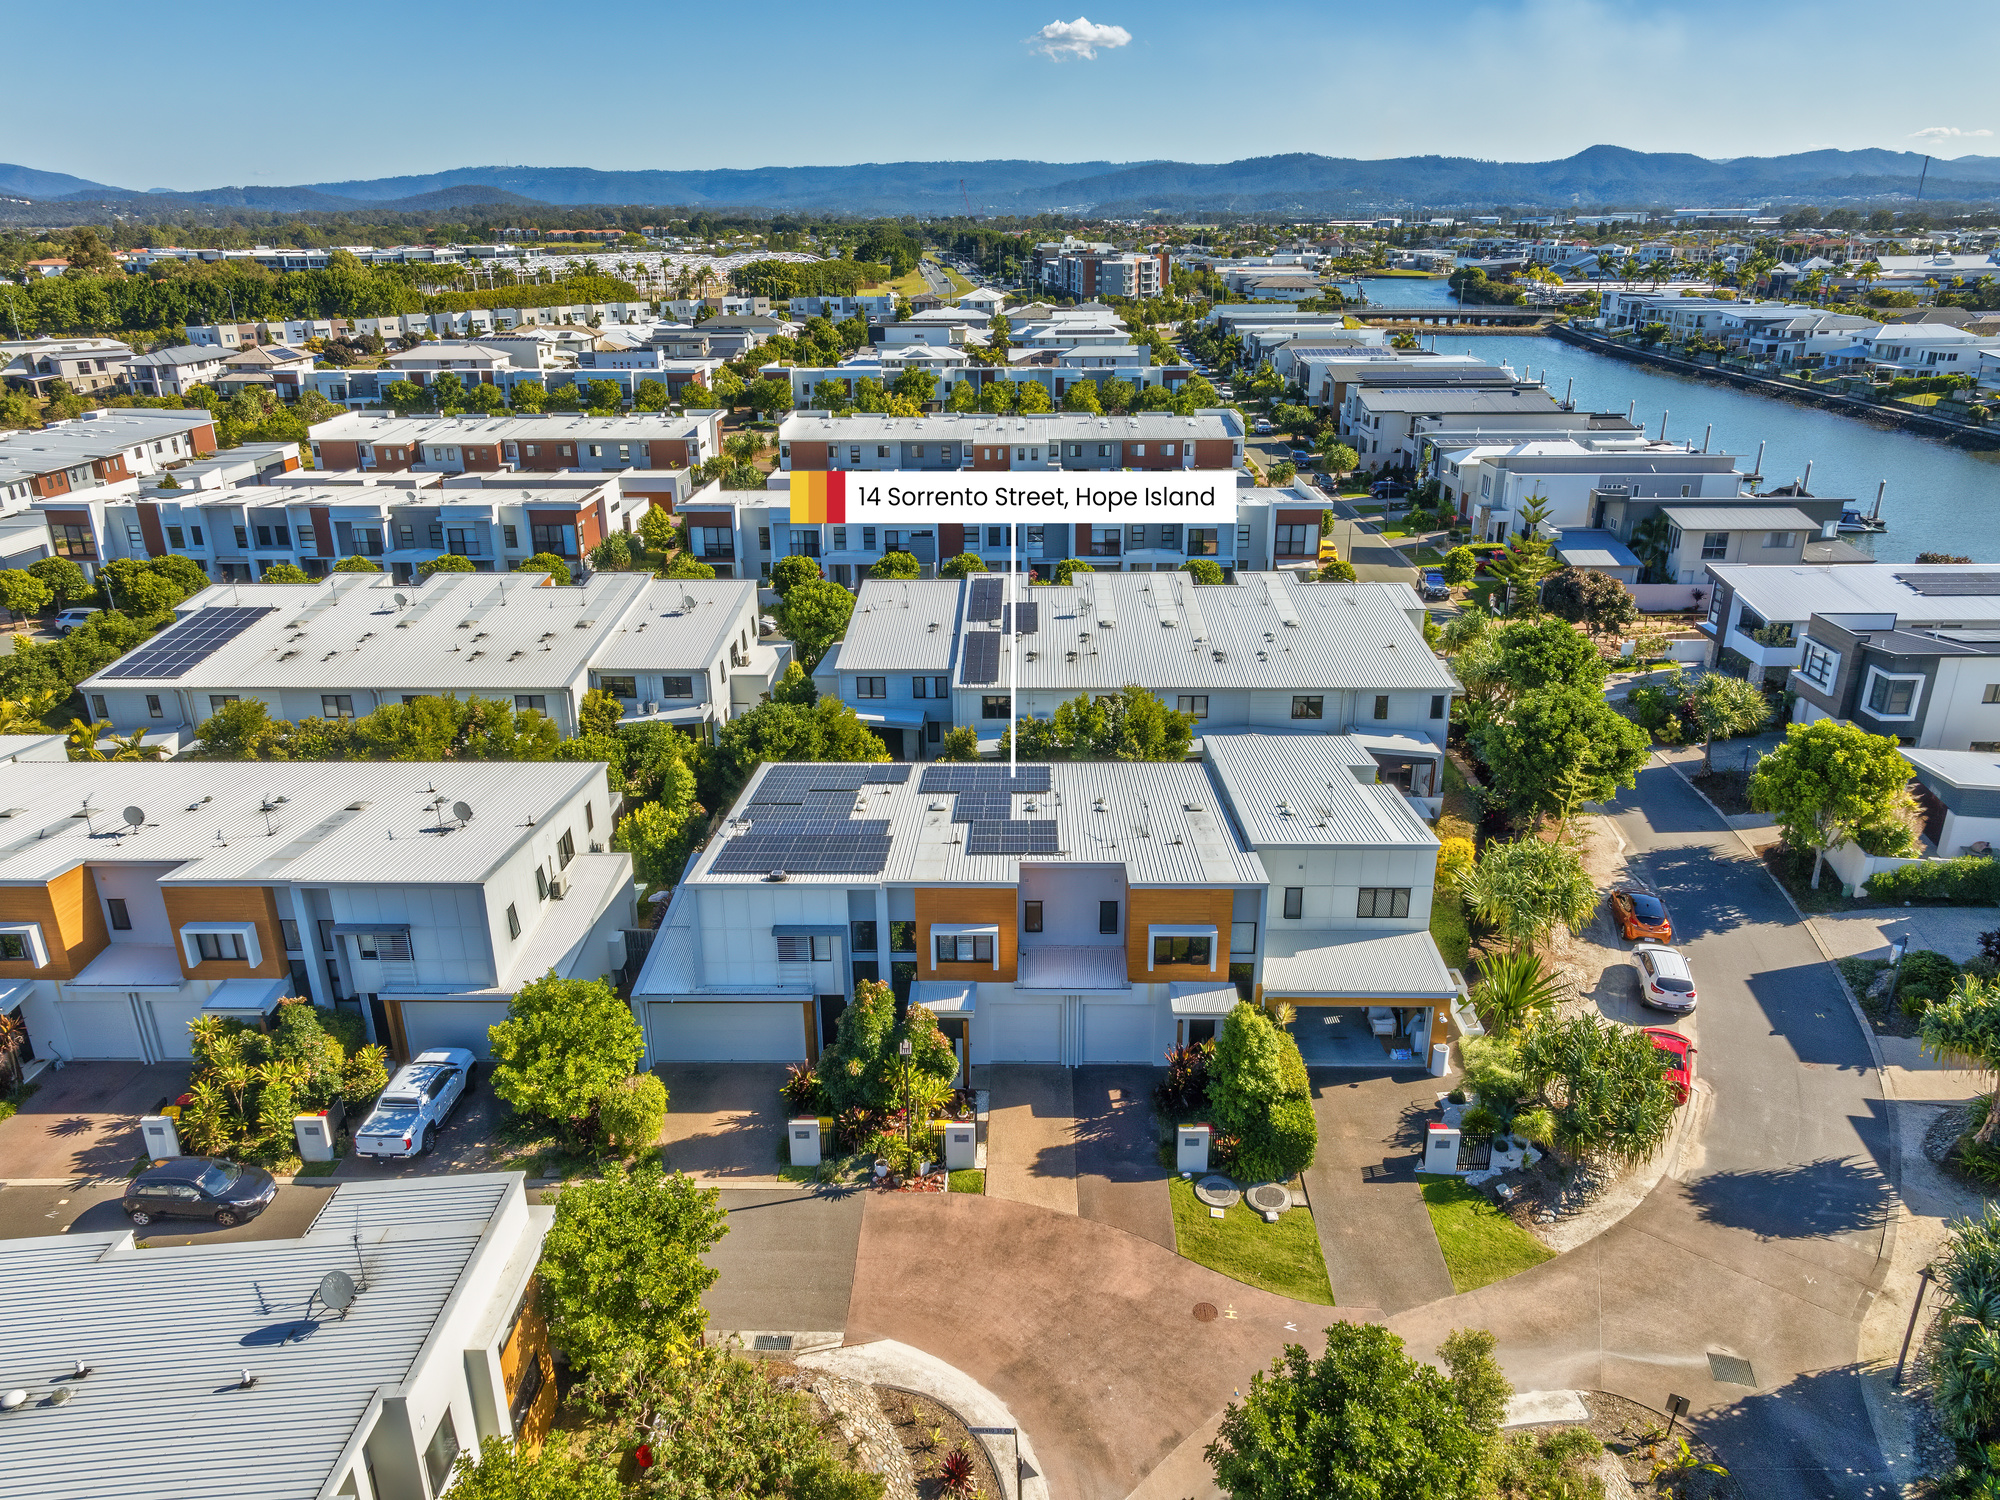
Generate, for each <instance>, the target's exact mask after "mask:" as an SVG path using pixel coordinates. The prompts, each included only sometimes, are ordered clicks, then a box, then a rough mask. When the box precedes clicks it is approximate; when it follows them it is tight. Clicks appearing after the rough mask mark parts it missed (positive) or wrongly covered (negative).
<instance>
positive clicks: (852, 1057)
mask: <svg viewBox="0 0 2000 1500" xmlns="http://www.w3.org/2000/svg"><path fill="white" fill-rule="evenodd" d="M906 1041H907V1042H908V1043H909V1044H910V1056H909V1058H908V1060H907V1064H906V1062H905V1059H904V1058H903V1057H902V1056H901V1054H900V1052H899V1049H900V1047H901V1045H902V1044H903V1043H904V1042H906ZM906 1065H907V1068H908V1071H909V1073H910V1074H912V1075H914V1079H915V1080H921V1079H929V1080H931V1084H930V1085H926V1086H924V1087H921V1088H917V1089H914V1090H913V1091H914V1092H916V1093H918V1094H919V1095H921V1096H928V1095H930V1094H932V1093H934V1092H935V1088H934V1087H933V1085H935V1084H937V1083H942V1084H944V1085H945V1086H947V1087H949V1085H950V1083H951V1081H952V1080H953V1079H954V1078H956V1077H957V1076H958V1055H957V1053H956V1052H954V1051H953V1050H952V1045H951V1042H950V1040H949V1039H948V1038H947V1037H946V1036H945V1035H944V1033H943V1032H942V1031H940V1030H939V1029H938V1024H937V1017H936V1016H935V1015H933V1014H932V1013H931V1012H930V1011H928V1010H926V1009H925V1008H924V1007H923V1006H921V1005H911V1006H909V1007H907V1008H906V1009H905V1011H904V1013H903V1016H902V1019H901V1020H898V1019H897V1015H896V996H895V994H894V992H893V991H892V990H891V989H890V988H889V986H888V985H886V984H884V983H883V982H882V981H881V980H879V979H863V980H860V981H857V982H856V984H855V986H854V1000H853V1003H852V1004H850V1005H849V1006H848V1007H847V1009H845V1010H843V1011H842V1012H841V1013H840V1024H839V1029H838V1031H837V1032H836V1034H835V1036H834V1040H833V1045H832V1046H830V1047H828V1048H827V1049H826V1051H825V1052H824V1053H823V1054H822V1055H821V1057H820V1062H819V1069H818V1072H819V1081H820V1087H821V1088H822V1089H823V1090H825V1092H826V1098H827V1103H828V1104H829V1106H831V1108H832V1110H833V1112H834V1113H835V1114H839V1113H841V1112H842V1111H844V1110H849V1109H871V1110H876V1111H885V1110H889V1109H894V1108H897V1107H899V1105H900V1104H901V1103H902V1101H903V1099H904V1097H905V1092H904V1091H905V1088H906V1086H907V1085H906V1080H905V1077H904V1070H905V1067H906ZM913 1081H914V1080H913Z"/></svg>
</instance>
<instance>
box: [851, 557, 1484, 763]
mask: <svg viewBox="0 0 2000 1500" xmlns="http://www.w3.org/2000/svg"><path fill="white" fill-rule="evenodd" d="M941 529H960V528H941ZM1097 529H1108V530H1109V531H1111V532H1114V533H1117V535H1114V536H1112V537H1109V538H1106V540H1107V541H1109V542H1110V543H1111V544H1113V545H1131V544H1133V543H1134V542H1135V541H1136V543H1137V550H1139V551H1140V554H1141V555H1146V554H1147V553H1150V552H1151V551H1152V550H1154V549H1155V548H1157V549H1158V550H1159V551H1160V552H1162V553H1164V554H1165V558H1166V560H1164V561H1162V563H1161V564H1160V566H1161V568H1162V569H1163V571H1161V572H1158V573H1144V574H1133V573H1079V574H1077V575H1075V578H1074V581H1073V582H1071V583H1069V584H1048V585H1035V586H1030V587H1027V588H1025V589H1023V590H1022V592H1021V595H1020V598H1019V600H1018V601H1017V602H1016V603H1015V604H1014V605H1013V611H1014V615H1013V616H1010V615H1009V613H1008V606H1007V604H1006V602H1005V600H1006V587H1007V582H1008V581H1007V580H1005V579H1002V578H996V577H993V576H991V575H980V574H975V575H974V576H973V577H971V578H968V579H963V580H960V579H916V580H908V581H905V580H899V579H869V580H867V581H866V582H864V583H863V584H862V585H861V590H860V594H859V596H858V598H857V599H856V601H855V606H854V615H853V618H852V620H851V621H850V622H849V625H848V630H847V634H846V637H845V638H844V639H843V640H842V641H841V642H840V644H839V645H837V646H836V647H834V649H833V650H831V651H829V652H828V653H827V655H826V657H825V658H824V659H823V660H822V661H821V662H820V664H819V667H818V670H817V671H816V672H815V673H814V681H815V683H816V684H817V685H818V687H819V689H820V691H821V693H823V694H826V695H828V696H834V697H838V698H839V699H840V700H841V701H842V702H843V703H846V704H847V705H848V706H849V707H851V708H852V709H854V711H855V712H856V713H857V714H858V715H859V716H860V717H861V719H862V721H863V722H864V723H867V724H868V725H869V726H870V727H871V728H873V729H874V730H875V731H876V732H877V733H878V734H880V735H881V736H882V739H883V742H884V743H885V744H887V745H888V746H889V749H890V753H891V754H894V755H896V756H897V757H898V758H899V759H906V760H920V759H924V758H926V757H928V756H932V755H935V754H936V753H937V749H936V747H937V746H938V745H939V744H940V743H941V742H942V740H943V738H944V734H945V732H946V731H948V730H950V729H953V728H959V727H964V726H968V725H969V726H970V727H972V728H973V729H975V730H977V731H978V732H979V733H980V734H981V735H982V736H984V737H986V738H988V739H994V740H997V738H998V736H999V735H1000V734H1001V733H1002V732H1003V731H1004V730H1005V729H1006V728H1007V727H1008V725H1009V724H1010V723H1011V722H1012V720H1013V718H1015V717H1026V718H1037V719H1047V718H1049V717H1051V716H1052V715H1053V714H1054V713H1055V711H1056V709H1057V708H1058V707H1059V706H1060V705H1061V704H1063V703H1066V702H1068V701H1070V700H1071V699H1073V698H1075V697H1077V696H1078V695H1080V694H1083V695H1090V696H1101V695H1104V694H1109V693H1116V692H1118V691H1119V690H1120V689H1121V688H1123V687H1124V686H1125V685H1126V684H1127V683H1138V684H1140V685H1141V686H1143V687H1145V688H1147V689H1148V690H1149V691H1151V692H1154V693H1156V694H1158V695H1159V697H1160V698H1161V700H1162V701H1164V702H1165V703H1166V705H1167V706H1168V707H1169V708H1174V709H1178V710H1179V711H1181V712H1183V713H1189V714H1192V715H1193V716H1194V718H1195V732H1196V733H1197V734H1198V735H1201V736H1203V737H1204V738H1205V737H1206V736H1207V735H1208V734H1209V733H1210V732H1211V731H1227V730H1233V729H1244V728H1255V727H1289V728H1293V729H1307V730H1314V731H1319V732H1322V733H1329V734H1341V735H1349V736H1353V737H1354V738H1355V740H1356V742H1357V743H1359V744H1362V745H1364V746H1366V747H1369V748H1370V749H1371V752H1372V753H1375V754H1376V759H1377V763H1378V764H1379V765H1380V766H1381V767H1382V773H1383V775H1384V777H1385V778H1387V779H1393V780H1395V781H1396V782H1397V784H1398V785H1400V786H1402V787H1403V788H1404V789H1406V790H1408V791H1410V792H1411V793H1412V794H1413V795H1415V796H1419V797H1424V798H1433V797H1436V796H1437V795H1439V785H1438V781H1437V777H1438V775H1439V774H1440V767H1439V757H1440V756H1442V754H1443V753H1444V752H1443V743H1444V735H1445V730H1446V727H1447V726H1448V725H1449V723H1450V722H1451V699H1452V696H1453V694H1455V693H1456V692H1457V691H1458V683H1457V682H1456V680H1455V679H1454V678H1453V677H1452V675H1451V673H1450V671H1449V670H1448V669H1447V668H1446V667H1445V665H1444V663H1443V662H1441V661H1440V660H1439V659H1438V658H1437V656H1436V655H1435V654H1434V653H1432V651H1431V650H1430V649H1429V648H1428V647H1427V646H1426V645H1425V644H1424V638H1423V629H1422V621H1423V618H1424V609H1423V605H1422V603H1421V601H1419V600H1418V598H1417V596H1416V594H1415V591H1414V590H1412V589H1411V588H1410V587H1409V585H1407V584H1400V583H1397V584H1389V583H1362V584H1304V583H1300V582H1298V581H1297V580H1296V579H1295V578H1292V577H1290V576H1288V575H1286V574H1283V573H1246V572H1239V573H1237V574H1236V575H1235V581H1234V582H1231V583H1223V584H1211V585H1204V584H1197V583H1195V581H1194V580H1193V578H1192V577H1190V576H1189V575H1187V574H1184V573H1177V572H1174V571H1172V569H1173V568H1175V567H1177V566H1178V559H1179V558H1180V556H1181V555H1182V551H1183V549H1185V548H1195V549H1205V548H1209V547H1213V546H1216V545H1217V544H1218V542H1219V537H1218V535H1217V533H1218V531H1219V530H1220V528H1216V527H1182V526H1177V525H1169V526H1164V527H1162V526H1157V525H1147V526H1131V527H1112V528H1097ZM1134 532H1138V533H1142V535H1140V536H1138V537H1136V538H1134V537H1133V536H1131V535H1130V533H1134ZM1313 535H1314V538H1315V541H1316V540H1317V537H1318V528H1317V526H1315V527H1314V531H1313ZM959 540H961V538H956V537H952V538H946V539H944V541H943V542H942V543H941V545H943V546H947V547H948V546H950V545H952V543H953V542H955V541H959ZM1017 586H1018V585H1017ZM1015 616H1018V621H1019V624H1018V628H1011V627H1012V625H1013V620H1014V617H1015ZM1017 652H1018V654H1019V660H1018V662H1017V661H1015V660H1013V659H1012V658H1013V657H1014V655H1015V653H1017ZM1010 683H1014V684H1016V685H1017V689H1018V691H1017V695H1016V696H1014V697H1011V698H1010V696H1009V692H1008V687H1009V684H1010ZM1010 710H1011V712H1010Z"/></svg>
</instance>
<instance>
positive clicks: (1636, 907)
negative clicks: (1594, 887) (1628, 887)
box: [1611, 891, 1674, 943]
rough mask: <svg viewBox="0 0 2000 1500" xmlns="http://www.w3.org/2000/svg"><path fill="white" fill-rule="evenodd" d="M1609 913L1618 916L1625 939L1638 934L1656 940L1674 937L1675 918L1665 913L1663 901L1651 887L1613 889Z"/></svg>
mask: <svg viewBox="0 0 2000 1500" xmlns="http://www.w3.org/2000/svg"><path fill="white" fill-rule="evenodd" d="M1611 915H1612V916H1614V917H1616V918H1617V919H1618V929H1619V931H1621V932H1623V933H1624V934H1625V941H1626V942H1628V943H1636V942H1638V941H1639V940H1640V939H1641V938H1646V939H1648V940H1650V941H1652V942H1655V943H1671V942H1672V941H1673V940H1674V919H1673V918H1672V917H1670V916H1668V915H1667V908H1666V903H1665V902H1663V901H1661V900H1660V898H1659V897H1658V896H1655V895H1654V894H1653V893H1652V892H1651V891H1613V892H1612V893H1611Z"/></svg>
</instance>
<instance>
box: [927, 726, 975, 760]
mask: <svg viewBox="0 0 2000 1500" xmlns="http://www.w3.org/2000/svg"><path fill="white" fill-rule="evenodd" d="M937 758H938V759H939V760H977V759H979V731H978V730H976V729H974V728H972V726H971V725H969V724H961V725H959V726H958V728H956V729H947V730H946V731H945V732H944V739H943V740H942V741H941V742H940V744H939V746H938V757H937Z"/></svg>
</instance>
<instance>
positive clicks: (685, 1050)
mask: <svg viewBox="0 0 2000 1500" xmlns="http://www.w3.org/2000/svg"><path fill="white" fill-rule="evenodd" d="M808 1009H809V1007H806V1006H802V1005H800V1004H799V1003H798V1002H797V1001H795V1000H788V1001H778V1002H769V1001H744V1002H742V1003H740V1004H738V1003H731V1002H727V1001H724V1002H719V1003H718V1002H714V1001H704V1000H676V1001H665V1000H653V1001H649V1002H648V1003H647V1006H646V1031H647V1035H648V1036H649V1037H650V1038H651V1040H652V1047H653V1055H652V1058H651V1061H653V1062H804V1061H805V1060H806V1023H805V1018H806V1014H807V1011H808Z"/></svg>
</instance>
